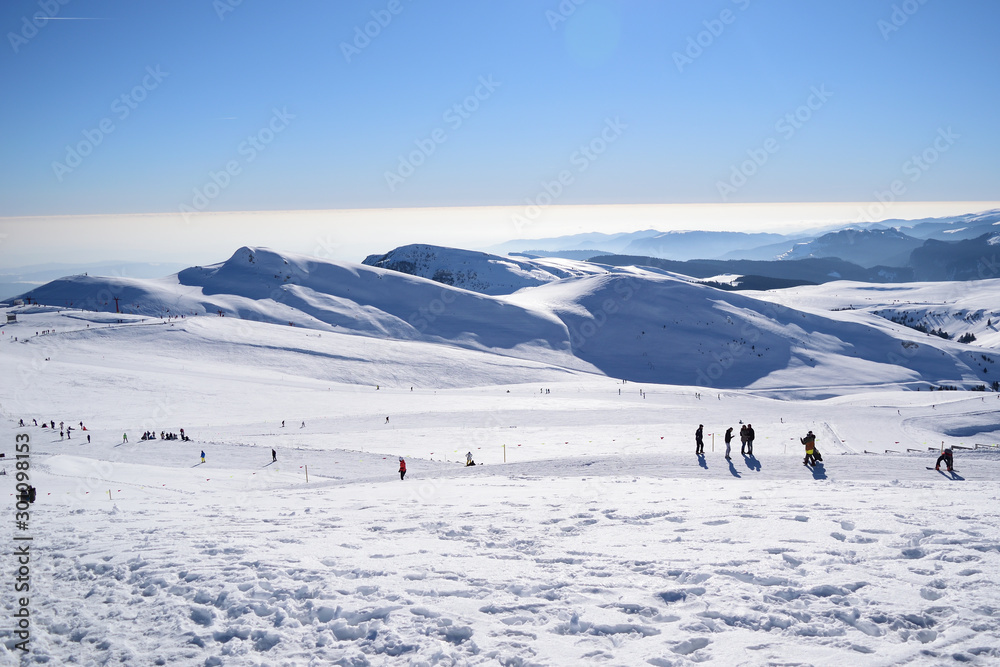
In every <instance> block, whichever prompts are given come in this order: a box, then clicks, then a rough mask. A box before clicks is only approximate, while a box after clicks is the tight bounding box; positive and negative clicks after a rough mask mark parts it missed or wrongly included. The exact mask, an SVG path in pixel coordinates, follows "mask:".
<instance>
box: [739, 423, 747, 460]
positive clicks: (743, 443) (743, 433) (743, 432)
mask: <svg viewBox="0 0 1000 667" xmlns="http://www.w3.org/2000/svg"><path fill="white" fill-rule="evenodd" d="M740 454H741V455H743V456H746V455H747V425H746V424H744V425H743V426H740Z"/></svg>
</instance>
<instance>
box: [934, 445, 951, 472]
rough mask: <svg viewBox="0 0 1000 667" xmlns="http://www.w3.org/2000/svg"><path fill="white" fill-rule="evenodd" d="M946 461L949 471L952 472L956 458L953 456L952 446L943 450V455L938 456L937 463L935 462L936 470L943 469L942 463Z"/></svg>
mask: <svg viewBox="0 0 1000 667" xmlns="http://www.w3.org/2000/svg"><path fill="white" fill-rule="evenodd" d="M942 462H944V464H945V466H946V467H947V468H948V472H951V471H952V470H951V467H952V463H953V462H954V458H953V457H952V453H951V447H949V448H948V449H946V450H944V451H943V452H941V456H939V457H938V460H937V463H935V464H934V469H935V470H940V469H941V463H942Z"/></svg>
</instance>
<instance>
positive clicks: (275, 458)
mask: <svg viewBox="0 0 1000 667" xmlns="http://www.w3.org/2000/svg"><path fill="white" fill-rule="evenodd" d="M277 461H278V452H276V451H274V450H273V449H272V450H271V463H277Z"/></svg>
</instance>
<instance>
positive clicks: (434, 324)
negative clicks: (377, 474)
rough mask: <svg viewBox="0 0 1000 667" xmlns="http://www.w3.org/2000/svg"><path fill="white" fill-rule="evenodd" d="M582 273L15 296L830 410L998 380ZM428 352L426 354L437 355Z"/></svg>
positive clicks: (249, 263) (265, 278)
mask: <svg viewBox="0 0 1000 667" xmlns="http://www.w3.org/2000/svg"><path fill="white" fill-rule="evenodd" d="M482 261H483V262H486V263H487V264H489V262H491V261H492V260H491V259H490V258H489V257H488V256H486V257H485V258H484V259H483V260H482ZM565 264H566V265H573V264H574V263H573V262H570V261H569V260H565ZM475 266H479V265H478V264H477V265H475ZM591 266H594V268H595V270H598V271H600V273H599V274H598V275H577V276H571V277H564V278H561V279H553V280H551V281H548V282H546V283H545V284H542V285H539V286H537V287H531V288H522V289H520V290H519V291H518V292H516V293H514V294H511V295H508V296H505V297H493V296H487V295H482V294H478V293H475V292H471V291H468V290H465V289H459V288H456V287H452V286H449V285H443V284H440V283H437V282H434V281H431V280H427V279H425V278H421V277H416V276H410V275H406V274H402V273H398V272H395V271H389V270H386V269H380V268H373V267H368V266H362V265H351V264H345V263H336V262H328V261H321V260H316V259H311V258H307V257H303V256H296V255H287V254H280V253H276V252H274V251H270V250H266V249H254V248H241V249H240V250H239V251H237V252H236V254H234V255H233V257H231V258H230V259H229V260H227V261H226V262H223V263H221V264H216V265H213V266H209V267H194V268H191V269H186V270H184V271H181V272H180V273H178V274H177V275H176V276H172V277H169V278H165V279H160V280H152V281H141V280H125V279H121V278H113V279H100V278H96V277H81V276H77V277H73V278H67V279H63V280H60V281H55V282H53V283H50V284H48V285H45V286H43V287H41V288H39V289H37V290H33V291H32V292H30V293H28V294H27V295H26V297H27V298H29V299H31V300H33V301H35V302H37V303H39V304H47V305H52V306H69V307H74V308H80V307H84V308H89V309H94V310H100V311H103V312H113V311H114V310H115V303H114V300H113V299H114V297H118V304H119V308H120V309H121V310H124V311H127V312H133V313H138V314H142V315H147V316H159V317H170V316H178V315H184V316H185V317H189V316H198V317H204V316H209V317H211V316H217V311H218V312H221V313H223V314H226V315H228V316H236V317H239V318H242V319H246V320H257V321H262V322H267V323H270V324H278V325H283V326H286V327H287V326H288V325H293V326H295V327H305V328H308V329H311V330H315V331H320V332H326V333H344V334H350V335H354V336H359V335H360V336H364V337H367V338H371V339H381V340H391V341H418V342H423V343H431V344H439V345H443V346H446V347H447V348H449V349H452V348H462V349H466V350H474V351H478V352H482V353H485V354H488V355H501V356H503V357H506V358H513V359H519V360H525V361H530V362H533V363H537V364H543V365H546V366H554V367H559V368H562V369H565V370H566V372H599V373H603V374H605V375H607V376H610V377H614V378H624V379H628V380H633V381H643V382H654V383H659V384H675V385H701V386H706V387H725V388H760V389H769V390H773V391H793V392H807V393H811V394H812V395H828V394H830V393H831V392H834V393H835V392H840V391H844V390H845V388H847V387H853V388H855V389H857V388H861V387H872V386H908V387H910V388H927V387H930V386H936V385H942V384H947V385H955V386H966V387H969V386H977V385H980V384H983V383H986V384H989V383H990V382H991V381H992V379H993V377H992V376H991V374H990V368H991V363H992V362H991V359H992V356H991V357H990V359H988V360H985V361H984V360H982V359H979V358H974V355H973V354H972V352H971V351H970V348H969V347H968V346H966V345H961V344H959V343H957V342H954V341H948V340H943V339H941V338H938V337H928V336H925V335H923V334H919V333H917V332H914V331H913V330H912V329H909V328H907V327H905V326H903V325H902V324H896V323H892V322H889V321H888V320H886V319H885V318H880V317H874V316H872V315H870V314H867V313H863V314H859V315H858V316H852V315H848V316H844V315H843V314H842V313H829V312H816V311H812V312H808V311H807V309H804V308H801V309H796V308H793V307H786V306H776V305H775V304H774V303H772V302H771V301H770V300H768V298H767V297H766V296H760V297H749V296H746V295H743V294H738V293H733V292H725V291H722V290H718V289H715V288H713V287H709V286H706V285H703V284H699V283H695V282H692V281H691V280H690V279H687V278H684V277H679V276H673V275H669V274H666V273H663V274H658V273H655V272H654V271H653V270H644V269H636V268H634V267H619V268H616V269H614V271H613V272H608V271H605V270H602V269H600V267H597V266H595V265H591ZM500 270H501V271H502V272H504V275H506V274H507V272H508V269H507V268H506V267H503V268H501V269H500ZM569 273H572V271H569ZM553 275H554V274H553ZM425 349H426V350H427V352H428V354H430V355H433V354H434V352H433V351H434V350H435V349H436V348H435V347H434V346H433V345H431V346H429V347H426V348H425ZM329 354H334V352H333V351H332V350H331V351H330V352H329ZM484 363H486V362H484ZM504 363H507V362H504ZM468 381H469V382H470V383H471V384H476V382H475V380H474V378H469V380H468ZM834 388H836V389H834Z"/></svg>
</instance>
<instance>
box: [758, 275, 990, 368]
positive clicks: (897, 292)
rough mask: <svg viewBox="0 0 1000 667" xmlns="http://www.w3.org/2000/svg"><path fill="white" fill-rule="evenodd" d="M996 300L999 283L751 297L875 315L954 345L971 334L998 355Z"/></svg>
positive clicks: (860, 286) (853, 287)
mask: <svg viewBox="0 0 1000 667" xmlns="http://www.w3.org/2000/svg"><path fill="white" fill-rule="evenodd" d="M997 294H1000V279H991V280H976V281H971V282H951V283H941V282H931V283H906V284H903V285H871V284H867V283H854V282H848V281H841V282H836V283H827V284H825V285H815V286H804V287H796V288H791V289H785V290H775V291H772V292H759V293H754V296H756V297H758V298H761V299H767V300H771V301H775V302H777V303H782V304H785V305H788V306H791V307H793V308H802V309H807V310H813V311H816V312H821V311H844V310H848V311H851V313H849V314H851V315H852V316H860V315H861V314H873V315H876V316H878V317H880V318H884V319H889V320H893V321H896V322H905V324H906V326H907V327H910V328H913V327H916V326H922V327H923V328H924V329H926V330H927V331H931V330H940V331H944V332H946V333H948V334H949V335H950V336H951V338H952V340H956V341H957V340H958V339H959V338H961V337H962V336H964V335H968V334H971V335H973V336H975V341H973V343H972V345H973V346H975V347H982V348H986V349H988V350H991V351H1000V332H998V328H1000V301H998V299H997ZM913 335H915V336H917V338H916V339H917V340H920V339H921V338H924V339H928V340H930V336H929V335H926V334H920V333H919V332H915V333H914V334H913ZM994 376H995V377H994V379H996V378H1000V370H998V371H996V372H995V374H994Z"/></svg>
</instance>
